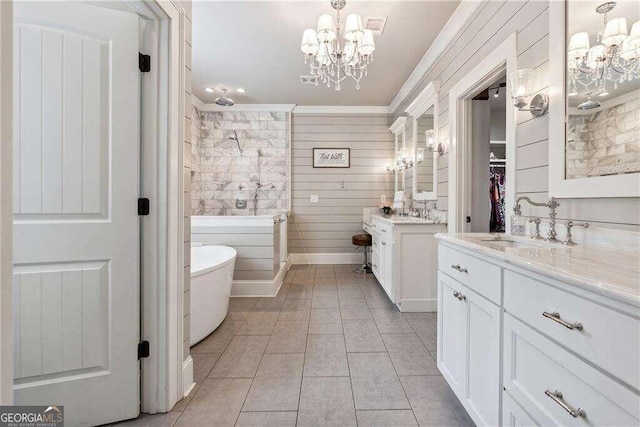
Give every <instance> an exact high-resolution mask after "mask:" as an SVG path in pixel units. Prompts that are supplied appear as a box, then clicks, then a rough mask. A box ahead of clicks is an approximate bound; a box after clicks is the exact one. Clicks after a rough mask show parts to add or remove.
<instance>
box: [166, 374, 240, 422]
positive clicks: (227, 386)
mask: <svg viewBox="0 0 640 427" xmlns="http://www.w3.org/2000/svg"><path fill="white" fill-rule="evenodd" d="M250 387H251V380H249V379H207V380H205V381H204V383H203V384H202V387H200V389H199V390H198V392H197V393H196V395H195V396H194V397H193V399H192V400H191V403H189V406H187V409H186V410H185V411H184V412H183V416H182V417H180V419H179V420H178V425H183V424H184V425H189V424H187V421H188V419H189V417H190V416H192V414H194V413H201V414H202V413H204V414H207V415H209V416H211V417H212V418H211V421H213V422H216V423H219V425H233V424H234V423H235V421H236V419H237V418H238V415H239V414H240V410H241V409H242V405H243V403H244V401H245V398H246V396H247V392H248V391H249V388H250ZM185 415H186V417H185ZM196 425H197V424H196ZM200 425H202V424H200ZM216 425H218V424H216Z"/></svg>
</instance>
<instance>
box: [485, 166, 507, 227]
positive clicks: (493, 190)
mask: <svg viewBox="0 0 640 427" xmlns="http://www.w3.org/2000/svg"><path fill="white" fill-rule="evenodd" d="M504 172H505V168H504V165H500V166H495V165H492V166H491V168H490V172H489V204H490V208H491V217H490V223H489V230H490V231H491V232H492V233H502V232H504V229H505V211H504V192H505V173H504Z"/></svg>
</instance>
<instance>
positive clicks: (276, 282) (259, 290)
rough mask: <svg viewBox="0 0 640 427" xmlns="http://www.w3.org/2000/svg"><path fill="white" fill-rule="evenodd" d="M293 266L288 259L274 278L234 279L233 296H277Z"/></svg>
mask: <svg viewBox="0 0 640 427" xmlns="http://www.w3.org/2000/svg"><path fill="white" fill-rule="evenodd" d="M290 268H291V263H290V262H289V261H287V262H286V263H285V264H283V265H282V266H281V267H280V271H278V274H277V275H276V277H275V278H274V279H273V280H234V281H233V283H232V285H231V296H232V297H275V296H276V295H278V291H279V290H280V287H281V286H282V283H283V282H284V277H285V276H286V275H287V272H288V271H289V269H290Z"/></svg>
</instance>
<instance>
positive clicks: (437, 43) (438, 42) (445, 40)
mask: <svg viewBox="0 0 640 427" xmlns="http://www.w3.org/2000/svg"><path fill="white" fill-rule="evenodd" d="M481 4H482V2H479V1H475V0H462V1H461V2H460V4H459V5H458V7H457V8H456V10H454V11H453V14H452V15H451V17H450V18H449V20H448V21H447V23H446V24H444V27H442V30H440V33H438V36H437V37H436V39H435V40H434V41H433V43H431V46H430V47H429V49H428V50H427V52H426V53H425V54H424V56H423V57H422V59H421V60H420V62H418V65H416V67H415V68H414V69H413V71H412V72H411V74H410V75H409V78H408V79H407V81H406V82H404V84H403V85H402V87H401V88H400V90H399V91H398V93H397V95H396V96H395V98H393V101H391V104H390V105H389V111H390V112H391V114H393V113H395V112H396V110H397V109H398V108H399V107H400V105H401V104H402V103H403V102H404V101H405V100H406V98H407V97H408V96H409V95H410V94H411V92H412V91H413V90H414V89H415V88H416V86H417V85H418V84H419V83H420V81H421V80H422V78H423V77H424V75H425V74H426V73H427V71H429V68H431V66H432V65H433V64H434V62H435V61H436V60H437V59H438V57H439V56H440V55H441V54H442V52H444V50H445V48H446V47H447V46H448V45H449V43H451V41H453V39H454V37H455V36H456V35H457V34H458V32H459V31H460V30H462V28H463V27H464V25H465V23H466V22H467V21H468V20H469V18H471V16H472V15H473V13H474V12H475V11H476V9H477V8H478V7H479V6H480V5H481Z"/></svg>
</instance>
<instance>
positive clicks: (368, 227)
mask: <svg viewBox="0 0 640 427" xmlns="http://www.w3.org/2000/svg"><path fill="white" fill-rule="evenodd" d="M362 229H363V230H364V232H365V233H367V234H371V235H373V227H372V226H371V225H369V224H366V223H364V222H363V223H362Z"/></svg>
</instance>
